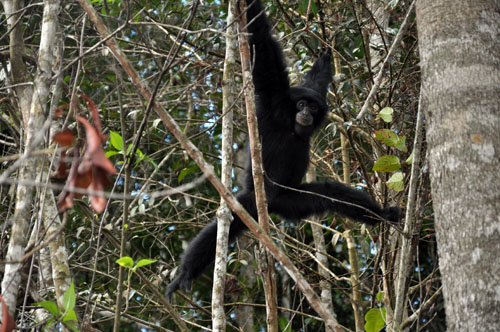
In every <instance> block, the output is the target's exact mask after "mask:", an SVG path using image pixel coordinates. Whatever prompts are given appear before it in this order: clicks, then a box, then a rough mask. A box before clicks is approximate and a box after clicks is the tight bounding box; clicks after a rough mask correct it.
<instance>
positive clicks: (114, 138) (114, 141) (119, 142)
mask: <svg viewBox="0 0 500 332" xmlns="http://www.w3.org/2000/svg"><path fill="white" fill-rule="evenodd" d="M110 134H111V135H110V139H109V141H110V143H111V146H113V147H114V148H115V149H117V150H118V151H121V152H124V151H125V149H124V148H123V138H122V136H121V135H120V134H118V133H117V132H116V131H112V130H110Z"/></svg>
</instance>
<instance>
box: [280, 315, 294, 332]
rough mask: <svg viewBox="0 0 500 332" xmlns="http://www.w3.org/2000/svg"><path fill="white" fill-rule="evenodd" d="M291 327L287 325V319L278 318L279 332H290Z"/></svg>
mask: <svg viewBox="0 0 500 332" xmlns="http://www.w3.org/2000/svg"><path fill="white" fill-rule="evenodd" d="M291 325H292V324H288V319H287V318H286V317H280V320H279V326H280V331H281V332H291V331H292V328H291Z"/></svg>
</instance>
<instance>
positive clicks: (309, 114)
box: [295, 99, 319, 127]
mask: <svg viewBox="0 0 500 332" xmlns="http://www.w3.org/2000/svg"><path fill="white" fill-rule="evenodd" d="M296 108H297V114H295V123H296V124H298V125H300V126H303V127H309V126H312V125H313V124H314V117H315V116H317V114H318V111H319V107H318V104H317V103H316V102H314V101H308V100H306V99H300V100H299V101H298V102H297V104H296Z"/></svg>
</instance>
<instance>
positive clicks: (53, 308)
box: [35, 301, 59, 317]
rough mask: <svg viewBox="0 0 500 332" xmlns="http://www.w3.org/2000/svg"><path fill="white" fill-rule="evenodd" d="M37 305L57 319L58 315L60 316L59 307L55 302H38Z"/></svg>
mask: <svg viewBox="0 0 500 332" xmlns="http://www.w3.org/2000/svg"><path fill="white" fill-rule="evenodd" d="M35 304H36V305H39V306H40V307H42V308H44V309H45V310H47V311H48V312H50V313H51V314H52V316H54V317H57V315H59V307H58V306H57V304H56V303H55V302H53V301H42V302H36V303H35Z"/></svg>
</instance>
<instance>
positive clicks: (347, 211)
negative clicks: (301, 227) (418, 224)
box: [269, 181, 400, 225]
mask: <svg viewBox="0 0 500 332" xmlns="http://www.w3.org/2000/svg"><path fill="white" fill-rule="evenodd" d="M295 189H296V190H294V189H293V188H291V189H285V190H284V191H283V193H282V194H280V195H278V196H277V197H275V198H274V199H273V200H272V201H271V202H269V211H270V212H272V213H276V214H279V215H281V216H282V217H285V218H289V219H303V218H307V217H310V216H312V215H321V214H324V213H325V212H330V213H332V212H333V213H339V214H341V215H343V216H346V217H349V218H351V219H353V220H356V221H360V222H364V223H367V224H370V225H374V224H376V223H378V222H381V221H382V220H383V219H386V220H389V221H392V222H398V221H399V218H400V209H399V208H398V207H388V208H385V209H384V208H382V207H380V205H378V204H377V203H376V202H375V201H374V200H373V199H372V198H371V197H370V196H369V195H368V194H367V193H365V192H363V191H361V190H356V189H353V188H350V187H348V186H346V185H344V184H342V183H339V182H331V181H328V182H312V183H304V184H301V185H299V186H298V187H297V188H295Z"/></svg>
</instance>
